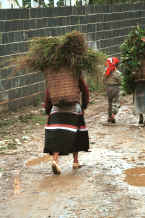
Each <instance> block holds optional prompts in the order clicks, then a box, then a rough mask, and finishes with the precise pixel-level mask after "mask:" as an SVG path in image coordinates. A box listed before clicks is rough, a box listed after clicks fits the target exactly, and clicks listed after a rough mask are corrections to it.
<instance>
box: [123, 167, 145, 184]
mask: <svg viewBox="0 0 145 218" xmlns="http://www.w3.org/2000/svg"><path fill="white" fill-rule="evenodd" d="M125 174H126V178H125V181H126V182H127V183H128V184H129V185H133V186H145V167H137V168H132V169H127V170H125Z"/></svg>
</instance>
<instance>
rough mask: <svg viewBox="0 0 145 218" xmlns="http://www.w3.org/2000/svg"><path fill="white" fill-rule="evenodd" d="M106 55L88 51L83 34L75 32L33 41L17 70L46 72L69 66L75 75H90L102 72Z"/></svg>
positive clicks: (19, 60) (20, 59)
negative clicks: (50, 69)
mask: <svg viewBox="0 0 145 218" xmlns="http://www.w3.org/2000/svg"><path fill="white" fill-rule="evenodd" d="M105 58H106V56H105V54H103V53H101V52H99V51H94V50H92V49H88V47H87V44H86V41H85V38H84V35H83V33H80V32H78V31H73V32H70V33H67V34H66V35H64V36H61V37H60V36H59V37H39V38H34V39H32V42H31V44H30V47H29V50H28V52H27V54H26V55H25V56H22V57H20V58H18V59H17V68H19V69H28V70H29V71H33V70H39V71H45V69H48V68H55V69H58V72H59V68H60V67H63V66H67V67H69V68H70V69H72V71H73V72H74V73H77V74H78V73H80V72H82V71H85V72H86V73H88V74H91V73H98V74H99V72H100V65H104V62H105Z"/></svg>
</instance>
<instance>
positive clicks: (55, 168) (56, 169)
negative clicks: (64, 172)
mask: <svg viewBox="0 0 145 218" xmlns="http://www.w3.org/2000/svg"><path fill="white" fill-rule="evenodd" d="M52 171H53V173H54V174H57V175H60V174H61V169H60V167H59V166H58V164H57V163H56V162H55V161H53V162H52Z"/></svg>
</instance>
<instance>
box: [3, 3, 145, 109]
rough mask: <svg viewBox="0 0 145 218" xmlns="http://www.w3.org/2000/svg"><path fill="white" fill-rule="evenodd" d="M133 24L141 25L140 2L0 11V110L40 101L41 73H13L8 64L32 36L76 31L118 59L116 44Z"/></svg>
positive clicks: (144, 15) (144, 8) (143, 8)
mask: <svg viewBox="0 0 145 218" xmlns="http://www.w3.org/2000/svg"><path fill="white" fill-rule="evenodd" d="M137 24H140V25H142V26H144V25H145V4H144V3H142V4H141V3H138V4H130V5H129V4H123V5H118V4H117V5H95V6H87V7H86V6H83V7H80V8H76V7H63V8H31V9H0V111H3V110H4V111H6V110H17V109H19V108H20V107H23V106H26V105H31V104H34V105H36V104H37V103H39V101H41V100H43V98H44V78H43V73H42V72H31V73H30V72H27V73H26V72H25V71H16V70H15V66H14V64H13V62H12V59H13V57H16V56H19V55H22V54H24V53H25V52H27V49H28V45H29V42H30V40H31V39H32V38H33V37H37V36H50V35H51V36H59V35H63V34H65V33H67V32H71V31H73V30H78V31H80V32H83V33H85V34H86V38H87V40H88V45H89V47H92V48H94V49H99V50H102V51H103V52H105V53H107V54H108V55H116V56H119V54H120V44H121V43H122V42H123V41H124V39H125V38H126V37H127V35H128V33H129V32H130V31H131V30H132V29H133V28H134V27H135V26H136V25H137Z"/></svg>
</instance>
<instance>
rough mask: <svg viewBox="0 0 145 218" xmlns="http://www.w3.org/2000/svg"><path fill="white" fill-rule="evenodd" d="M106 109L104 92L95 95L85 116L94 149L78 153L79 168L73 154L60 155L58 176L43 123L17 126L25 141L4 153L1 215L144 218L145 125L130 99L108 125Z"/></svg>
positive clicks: (0, 157) (0, 165) (14, 217)
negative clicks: (46, 150)
mask: <svg viewBox="0 0 145 218" xmlns="http://www.w3.org/2000/svg"><path fill="white" fill-rule="evenodd" d="M106 111H107V105H106V101H105V98H104V96H96V97H95V100H94V101H93V103H92V104H90V105H89V108H88V109H87V111H86V114H85V116H86V123H87V126H88V129H89V137H90V150H91V152H89V153H83V152H81V153H80V162H81V163H82V164H84V167H82V168H81V169H79V170H72V156H71V155H69V156H66V157H60V166H61V169H62V174H61V175H60V176H55V175H53V174H52V172H51V157H50V156H48V155H45V154H43V153H42V151H43V141H44V128H43V127H44V126H43V125H36V123H35V125H32V126H31V129H30V128H28V126H27V125H26V127H25V128H24V129H21V128H19V132H18V129H17V134H16V135H15V137H16V139H17V140H16V141H17V143H18V142H20V141H21V142H22V143H19V147H18V148H17V149H16V150H9V151H5V152H1V154H0V218H48V217H50V218H55V217H56V218H143V217H145V128H144V127H140V126H138V124H137V116H136V114H135V112H134V107H133V105H132V101H131V99H130V98H126V97H124V99H123V105H122V107H121V108H120V111H119V113H118V115H117V117H116V119H117V123H116V124H113V125H110V126H108V125H106V118H107V113H106ZM15 128H16V127H15ZM27 128H28V131H26V129H27ZM24 131H25V132H24ZM21 132H23V134H21ZM26 132H27V134H26ZM24 133H25V134H24ZM9 134H10V133H9ZM24 135H26V136H25V139H24ZM18 136H19V137H18ZM22 137H23V140H21V139H22Z"/></svg>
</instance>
